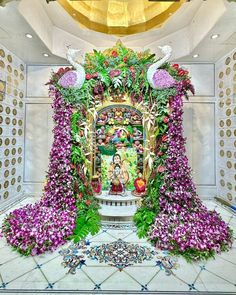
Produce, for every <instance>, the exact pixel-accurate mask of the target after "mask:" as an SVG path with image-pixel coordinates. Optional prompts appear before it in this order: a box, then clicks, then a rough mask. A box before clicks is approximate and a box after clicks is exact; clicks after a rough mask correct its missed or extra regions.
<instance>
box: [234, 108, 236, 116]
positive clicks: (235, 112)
mask: <svg viewBox="0 0 236 295" xmlns="http://www.w3.org/2000/svg"><path fill="white" fill-rule="evenodd" d="M234 114H235V115H236V107H235V108H234Z"/></svg>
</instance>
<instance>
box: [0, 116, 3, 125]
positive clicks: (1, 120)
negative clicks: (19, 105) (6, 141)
mask: <svg viewBox="0 0 236 295" xmlns="http://www.w3.org/2000/svg"><path fill="white" fill-rule="evenodd" d="M2 122H3V117H2V116H0V124H2Z"/></svg>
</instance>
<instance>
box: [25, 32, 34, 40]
mask: <svg viewBox="0 0 236 295" xmlns="http://www.w3.org/2000/svg"><path fill="white" fill-rule="evenodd" d="M25 37H27V38H29V39H32V38H33V36H32V35H31V34H29V33H27V34H25Z"/></svg>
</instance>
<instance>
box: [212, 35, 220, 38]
mask: <svg viewBox="0 0 236 295" xmlns="http://www.w3.org/2000/svg"><path fill="white" fill-rule="evenodd" d="M219 37H220V35H219V34H214V35H211V39H217V38H219Z"/></svg>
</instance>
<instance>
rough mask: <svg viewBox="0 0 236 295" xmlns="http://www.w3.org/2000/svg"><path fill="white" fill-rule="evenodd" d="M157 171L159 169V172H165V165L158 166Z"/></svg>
mask: <svg viewBox="0 0 236 295" xmlns="http://www.w3.org/2000/svg"><path fill="white" fill-rule="evenodd" d="M157 171H158V172H160V173H162V172H164V171H165V167H164V166H161V165H159V166H158V167H157Z"/></svg>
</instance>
